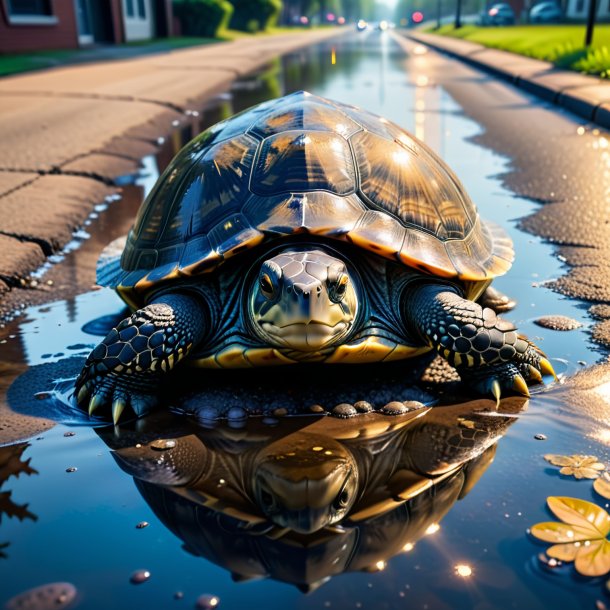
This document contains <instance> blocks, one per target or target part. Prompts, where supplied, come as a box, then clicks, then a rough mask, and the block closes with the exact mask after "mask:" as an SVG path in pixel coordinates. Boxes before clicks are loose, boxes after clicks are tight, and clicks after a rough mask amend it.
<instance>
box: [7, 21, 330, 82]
mask: <svg viewBox="0 0 610 610" xmlns="http://www.w3.org/2000/svg"><path fill="white" fill-rule="evenodd" d="M319 27H326V26H317V27H314V28H312V29H318V28H319ZM306 31H309V29H308V28H300V27H292V28H291V27H273V28H270V29H269V30H267V31H265V32H258V33H256V34H248V33H246V32H238V31H237V30H224V31H223V32H221V33H220V35H219V36H218V38H199V37H196V36H174V37H171V38H154V39H152V40H137V41H133V42H126V43H124V44H118V45H109V46H108V47H106V48H105V49H104V50H103V52H100V51H97V50H95V49H59V50H53V51H36V52H32V53H21V54H16V55H9V54H7V55H0V76H9V75H11V74H18V73H20V72H29V71H31V70H39V69H41V68H49V67H52V66H60V65H64V64H74V63H83V62H87V61H99V60H112V59H120V58H122V57H135V56H138V55H146V54H148V53H159V52H164V51H172V50H174V49H183V48H187V47H194V46H199V45H204V44H212V43H217V42H227V41H231V40H238V39H240V38H248V37H250V36H273V35H275V34H286V33H295V34H298V33H300V32H306Z"/></svg>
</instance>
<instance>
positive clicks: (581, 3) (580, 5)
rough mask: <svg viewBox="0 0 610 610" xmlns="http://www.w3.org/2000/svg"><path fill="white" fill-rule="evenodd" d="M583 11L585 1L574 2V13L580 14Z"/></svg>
mask: <svg viewBox="0 0 610 610" xmlns="http://www.w3.org/2000/svg"><path fill="white" fill-rule="evenodd" d="M584 10H585V0H576V7H575V9H574V12H575V13H582V12H583V11H584Z"/></svg>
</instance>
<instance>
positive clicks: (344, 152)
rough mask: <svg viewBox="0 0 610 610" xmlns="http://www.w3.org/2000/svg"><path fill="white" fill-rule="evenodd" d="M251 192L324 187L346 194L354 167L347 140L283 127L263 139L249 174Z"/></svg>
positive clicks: (264, 193) (353, 181)
mask: <svg viewBox="0 0 610 610" xmlns="http://www.w3.org/2000/svg"><path fill="white" fill-rule="evenodd" d="M251 188H252V192H254V193H255V194H257V195H262V196H273V195H278V194H279V193H294V192H307V191H317V190H326V191H330V192H331V193H335V194H337V195H349V194H350V193H353V192H354V191H355V190H356V169H355V167H354V160H353V157H352V153H351V150H350V147H349V144H348V143H347V142H346V140H345V139H344V138H343V137H341V136H340V135H338V134H335V133H328V132H323V131H305V130H294V131H285V132H283V133H279V134H276V135H273V136H270V137H268V138H266V139H265V140H263V143H262V145H261V147H260V152H259V155H258V158H257V160H256V166H255V168H254V171H253V175H252V182H251Z"/></svg>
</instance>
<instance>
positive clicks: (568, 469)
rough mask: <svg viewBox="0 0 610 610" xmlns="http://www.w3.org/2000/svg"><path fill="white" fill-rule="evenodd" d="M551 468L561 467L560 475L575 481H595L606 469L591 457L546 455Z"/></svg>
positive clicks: (545, 457)
mask: <svg viewBox="0 0 610 610" xmlns="http://www.w3.org/2000/svg"><path fill="white" fill-rule="evenodd" d="M544 459H545V460H546V461H547V462H550V463H551V464H553V466H562V468H561V470H560V471H559V473H560V474H563V475H566V476H573V477H574V478H576V479H596V478H597V477H598V476H599V475H600V472H601V471H602V470H605V469H606V467H605V466H604V465H603V464H602V463H601V462H598V461H597V458H596V457H594V456H592V455H556V454H554V453H547V454H546V455H545V456H544Z"/></svg>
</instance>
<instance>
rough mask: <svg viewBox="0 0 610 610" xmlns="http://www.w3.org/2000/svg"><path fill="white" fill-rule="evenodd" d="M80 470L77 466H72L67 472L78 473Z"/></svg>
mask: <svg viewBox="0 0 610 610" xmlns="http://www.w3.org/2000/svg"><path fill="white" fill-rule="evenodd" d="M77 470H78V468H77V467H76V466H70V467H69V468H66V472H76V471H77Z"/></svg>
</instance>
